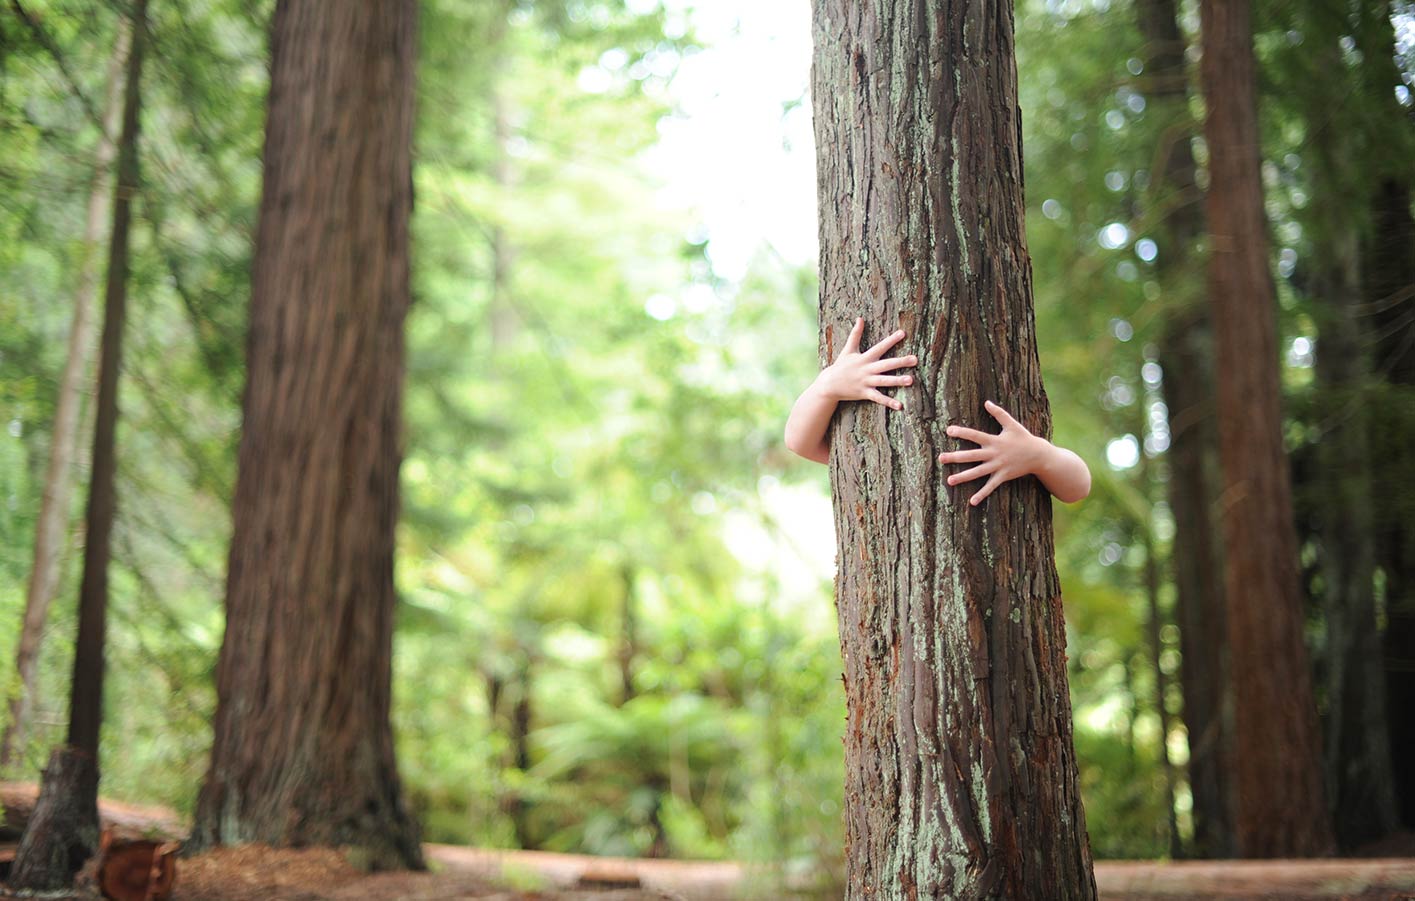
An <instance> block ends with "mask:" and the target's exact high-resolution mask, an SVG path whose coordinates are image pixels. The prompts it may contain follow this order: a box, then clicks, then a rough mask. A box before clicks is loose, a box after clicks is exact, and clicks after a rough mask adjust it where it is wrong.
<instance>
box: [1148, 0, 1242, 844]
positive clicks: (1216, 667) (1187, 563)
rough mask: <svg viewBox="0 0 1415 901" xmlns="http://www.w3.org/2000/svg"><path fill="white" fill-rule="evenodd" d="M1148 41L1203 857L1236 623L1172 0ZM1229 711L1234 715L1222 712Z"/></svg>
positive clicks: (1157, 13)
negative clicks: (1229, 602)
mask: <svg viewBox="0 0 1415 901" xmlns="http://www.w3.org/2000/svg"><path fill="white" fill-rule="evenodd" d="M1136 11H1137V13H1138V16H1139V22H1140V32H1141V34H1142V35H1143V37H1144V39H1145V51H1144V56H1143V59H1144V72H1145V75H1146V81H1145V89H1144V90H1145V95H1146V96H1147V97H1148V98H1149V110H1150V111H1151V114H1152V115H1153V116H1154V118H1155V119H1156V121H1157V122H1158V123H1159V124H1158V126H1157V129H1158V132H1159V134H1160V136H1161V137H1160V145H1159V146H1157V147H1156V148H1155V158H1156V160H1157V161H1159V165H1157V166H1156V167H1155V170H1156V171H1155V173H1154V178H1153V180H1152V185H1153V188H1152V189H1151V191H1150V192H1149V193H1148V195H1147V197H1146V203H1148V204H1150V205H1152V206H1156V207H1161V208H1164V209H1165V210H1167V213H1166V215H1165V216H1164V217H1163V219H1162V220H1161V221H1162V223H1163V224H1162V226H1161V227H1160V234H1159V246H1160V253H1159V258H1158V260H1157V263H1156V266H1157V269H1158V275H1159V281H1160V285H1161V288H1162V290H1163V291H1164V292H1165V295H1166V304H1167V307H1166V314H1165V324H1164V328H1163V332H1162V337H1161V340H1160V348H1159V363H1160V366H1161V368H1162V370H1163V372H1164V378H1163V381H1162V384H1161V389H1162V391H1163V392H1164V399H1165V407H1166V409H1167V410H1168V411H1169V438H1170V444H1169V450H1168V451H1167V453H1166V455H1165V458H1166V462H1167V463H1168V469H1169V473H1168V475H1169V478H1168V483H1167V484H1168V489H1169V490H1168V495H1169V507H1170V511H1171V514H1172V515H1173V516H1174V541H1173V544H1172V549H1171V552H1170V553H1171V566H1172V570H1173V579H1174V586H1175V593H1176V598H1175V610H1176V619H1177V620H1178V625H1179V647H1180V654H1181V664H1180V685H1181V687H1182V689H1183V693H1184V728H1185V731H1186V733H1187V735H1188V741H1189V765H1188V768H1189V791H1190V795H1191V797H1192V809H1193V819H1194V839H1193V847H1192V850H1191V853H1192V854H1193V855H1195V856H1198V857H1227V856H1230V855H1231V854H1232V853H1233V845H1232V828H1233V825H1232V824H1233V817H1232V813H1231V809H1230V803H1229V800H1230V795H1229V787H1228V772H1229V769H1230V763H1229V760H1230V748H1231V744H1232V734H1233V733H1232V720H1231V713H1232V711H1231V705H1229V704H1227V703H1226V699H1227V697H1228V684H1229V683H1228V679H1227V671H1228V653H1227V650H1228V629H1227V622H1226V614H1225V611H1224V599H1223V565H1222V555H1221V548H1220V547H1219V544H1218V541H1217V532H1218V529H1217V527H1216V526H1217V523H1216V521H1215V517H1214V501H1215V499H1216V498H1217V495H1218V492H1217V491H1216V490H1215V486H1216V485H1217V484H1218V478H1217V476H1216V474H1217V471H1218V432H1217V430H1216V423H1215V418H1214V415H1215V412H1214V390H1215V389H1214V378H1213V344H1212V330H1211V328H1210V326H1209V316H1208V311H1207V309H1206V302H1207V301H1206V298H1205V297H1204V296H1203V294H1202V287H1203V286H1202V283H1201V282H1200V281H1198V280H1196V279H1195V278H1194V272H1195V269H1196V268H1197V267H1196V265H1195V263H1196V255H1195V253H1194V248H1195V243H1196V242H1197V241H1198V239H1199V238H1200V237H1201V236H1202V235H1203V233H1204V219H1203V204H1202V201H1203V195H1202V194H1201V192H1200V191H1199V188H1198V184H1197V180H1196V178H1195V165H1194V155H1193V153H1192V152H1191V151H1190V142H1191V140H1192V138H1193V137H1194V131H1195V130H1194V127H1193V125H1192V124H1191V121H1192V120H1191V118H1190V113H1189V90H1188V83H1189V82H1188V74H1187V73H1186V71H1185V67H1184V51H1185V47H1186V42H1185V39H1184V35H1183V32H1181V31H1180V29H1179V20H1178V13H1177V11H1176V8H1175V3H1174V0H1141V2H1139V3H1138V4H1137V6H1136ZM1226 710H1227V711H1228V715H1227V717H1226V716H1225V711H1226Z"/></svg>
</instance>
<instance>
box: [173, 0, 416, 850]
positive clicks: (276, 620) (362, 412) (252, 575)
mask: <svg viewBox="0 0 1415 901" xmlns="http://www.w3.org/2000/svg"><path fill="white" fill-rule="evenodd" d="M416 12H417V7H416V3H415V2H414V0H385V2H379V3H351V2H314V0H281V2H279V3H278V4H277V6H276V9H275V16H274V21H273V25H272V40H271V58H272V63H271V88H270V102H269V112H268V118H267V123H266V139H265V165H264V189H263V194H262V199H261V209H260V219H259V224H258V228H257V238H256V249H255V259H254V269H253V274H252V295H251V324H250V334H249V337H248V341H247V360H248V363H247V381H246V387H245V395H244V401H243V409H244V427H243V431H242V436H241V446H240V453H239V460H238V463H239V466H238V477H237V483H236V494H235V500H234V503H233V506H232V509H233V515H234V523H233V532H232V539H231V555H230V568H229V572H228V577H227V587H226V636H225V640H224V641H223V643H222V647H221V657H220V661H219V663H218V666H217V672H216V685H217V692H218V702H217V711H216V719H215V724H214V725H215V736H214V741H213V745H212V753H211V764H210V768H209V769H208V771H207V775H206V780H205V783H204V784H203V786H202V789H201V793H200V795H199V797H198V800H197V810H196V818H195V827H194V830H193V836H192V841H191V842H190V843H189V845H188V847H189V848H190V849H199V848H203V847H207V846H210V845H213V844H219V843H235V842H247V841H263V842H268V843H270V844H273V845H278V846H285V845H305V844H316V845H339V844H349V845H355V846H360V847H362V848H363V849H364V850H365V852H366V853H367V859H368V861H369V863H370V865H371V866H373V867H374V868H392V867H399V866H409V867H416V868H421V867H422V866H423V858H422V849H421V845H420V842H419V836H418V832H419V830H418V825H417V823H416V821H415V820H414V819H413V817H412V816H411V814H410V813H409V811H408V810H407V808H406V806H405V803H404V798H403V792H402V788H401V785H400V780H399V776H398V770H397V766H396V761H395V755H394V748H393V733H392V729H391V725H390V722H389V712H390V705H391V698H390V694H391V675H392V674H391V655H392V643H393V611H394V604H395V602H396V597H395V594H394V583H393V552H394V527H395V524H396V521H397V516H398V469H399V466H400V463H401V458H402V438H401V431H402V427H403V422H402V384H403V371H404V334H403V324H404V318H405V315H406V312H407V309H408V304H409V283H408V218H409V214H410V211H411V208H412V179H411V146H410V145H411V137H412V118H413V112H412V111H413V65H414V51H415V48H416V39H415V18H416Z"/></svg>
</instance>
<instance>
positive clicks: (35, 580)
mask: <svg viewBox="0 0 1415 901" xmlns="http://www.w3.org/2000/svg"><path fill="white" fill-rule="evenodd" d="M127 58H128V30H127V25H126V23H125V22H124V23H120V24H119V25H118V36H117V38H116V40H115V41H114V44H113V56H112V58H111V59H110V61H109V64H108V88H107V96H106V97H105V99H104V104H103V122H102V127H101V129H100V131H99V135H98V148H97V150H96V151H95V153H94V161H93V178H92V179H91V181H90V183H89V184H90V187H89V196H88V211H87V215H86V216H85V219H84V235H83V241H82V243H81V244H80V245H79V262H78V281H77V284H76V285H75V287H74V318H73V320H72V321H71V323H70V325H69V346H68V352H67V354H66V356H65V357H64V371H63V374H62V375H60V377H59V394H58V400H57V401H56V403H55V406H54V425H53V428H52V429H51V430H50V433H49V464H48V469H47V470H46V472H45V474H44V497H43V498H42V499H41V501H40V505H39V519H38V521H37V522H36V523H35V529H34V565H33V566H32V567H31V569H30V576H29V587H28V589H27V590H26V592H25V612H24V620H23V623H22V625H21V627H20V642H19V647H18V649H17V650H16V652H15V670H16V673H17V675H18V676H19V686H18V688H17V691H16V693H15V694H14V695H12V696H11V698H10V700H9V705H10V716H9V719H8V721H7V722H6V723H5V729H4V733H3V735H0V769H4V768H5V767H7V766H9V764H10V762H11V761H12V760H14V758H15V754H16V751H17V746H19V745H20V744H21V743H22V742H23V741H24V738H25V735H26V733H27V732H28V729H29V717H30V709H31V707H32V706H33V704H34V682H35V664H36V663H37V662H38V661H39V648H40V643H41V642H42V641H43V639H44V625H45V623H46V622H48V620H49V607H50V604H51V603H52V602H53V600H54V592H55V590H56V589H57V587H58V584H59V564H60V561H62V560H63V557H64V550H65V546H66V545H67V543H68V527H69V498H70V496H71V495H72V494H73V487H74V482H75V478H74V475H75V473H74V457H75V447H76V445H77V444H78V434H79V407H80V405H81V403H80V402H81V401H82V399H83V393H84V391H83V388H84V387H85V385H86V383H87V382H88V379H89V378H90V376H89V371H90V370H89V360H90V358H91V356H92V348H91V345H92V344H93V331H94V319H93V306H94V295H95V294H96V293H97V292H98V258H99V251H100V249H101V246H102V244H101V242H102V239H103V224H104V221H105V220H106V219H107V218H108V208H109V201H110V200H111V193H110V192H111V190H112V189H111V188H110V187H109V186H108V174H109V170H110V168H111V167H112V166H113V158H114V156H116V154H117V147H116V145H115V144H114V141H113V134H114V132H115V131H117V128H118V122H117V119H118V116H119V114H120V113H121V112H122V109H123V67H124V63H125V61H126V60H127Z"/></svg>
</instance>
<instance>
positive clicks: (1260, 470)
mask: <svg viewBox="0 0 1415 901" xmlns="http://www.w3.org/2000/svg"><path fill="white" fill-rule="evenodd" d="M1200 16H1201V24H1202V31H1203V61H1202V65H1201V75H1202V79H1203V85H1204V97H1205V101H1206V104H1207V106H1208V118H1207V120H1206V122H1205V127H1204V130H1205V135H1206V138H1207V143H1208V150H1209V189H1208V192H1207V194H1206V201H1207V208H1208V218H1209V231H1210V240H1211V242H1212V244H1211V248H1210V252H1211V255H1210V261H1209V298H1210V303H1211V308H1212V312H1213V319H1214V332H1215V338H1216V344H1217V366H1218V370H1217V375H1218V414H1219V417H1218V427H1219V444H1220V453H1221V456H1222V459H1223V468H1224V494H1223V498H1222V502H1221V507H1222V518H1223V528H1224V538H1225V545H1226V548H1227V565H1226V578H1227V582H1226V596H1227V603H1228V627H1229V649H1230V654H1231V658H1230V664H1231V668H1232V679H1233V695H1234V722H1235V735H1234V758H1235V759H1234V793H1235V799H1234V800H1235V805H1234V833H1235V838H1236V844H1237V850H1238V853H1239V854H1240V855H1241V856H1244V857H1310V856H1317V855H1323V854H1327V853H1330V851H1331V850H1332V844H1333V843H1332V835H1331V826H1330V823H1329V821H1328V818H1327V808H1326V803H1325V801H1324V793H1323V791H1322V779H1321V773H1322V770H1321V746H1320V737H1319V734H1318V731H1317V714H1316V707H1315V704H1314V702H1313V696H1312V687H1311V686H1312V676H1311V671H1310V669H1309V668H1308V662H1307V649H1306V647H1305V645H1304V644H1303V638H1302V616H1303V604H1302V595H1301V584H1300V581H1299V578H1298V570H1297V537H1296V532H1295V529H1294V525H1293V513H1292V495H1291V485H1290V481H1289V476H1288V462H1287V455H1286V453H1285V452H1284V450H1283V445H1282V416H1281V411H1280V401H1281V395H1280V392H1279V384H1278V348H1277V313H1276V294H1275V292H1274V288H1273V282H1272V273H1271V272H1270V271H1269V269H1268V236H1267V222H1266V219H1265V217H1264V211H1263V191H1262V182H1261V180H1260V178H1259V168H1258V159H1259V147H1258V120H1257V92H1256V88H1255V83H1254V73H1253V69H1254V65H1253V45H1252V28H1251V24H1250V21H1249V9H1248V3H1247V2H1246V0H1233V2H1218V0H1202V2H1201V4H1200Z"/></svg>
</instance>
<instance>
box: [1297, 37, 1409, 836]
mask: <svg viewBox="0 0 1415 901" xmlns="http://www.w3.org/2000/svg"><path fill="white" fill-rule="evenodd" d="M1310 15H1311V16H1312V17H1313V18H1312V19H1311V20H1310V21H1312V22H1313V23H1314V24H1315V25H1316V26H1317V27H1316V28H1314V29H1313V30H1314V31H1315V33H1317V34H1320V35H1323V38H1322V39H1321V41H1320V43H1319V44H1318V45H1317V47H1315V48H1313V49H1312V50H1310V51H1308V52H1307V53H1306V54H1305V55H1306V56H1307V57H1309V58H1311V59H1312V60H1313V62H1314V63H1315V66H1314V74H1315V73H1316V72H1324V73H1327V77H1326V78H1325V79H1320V80H1316V83H1315V84H1313V85H1312V86H1311V87H1310V88H1309V90H1308V92H1307V97H1308V100H1309V102H1310V106H1309V108H1308V110H1307V120H1308V124H1309V132H1310V136H1309V138H1308V140H1307V150H1306V153H1305V156H1306V158H1307V164H1308V169H1309V171H1310V172H1311V175H1310V183H1311V192H1312V202H1311V204H1310V205H1309V207H1308V209H1309V210H1310V211H1311V212H1312V219H1313V220H1314V221H1310V222H1308V223H1307V228H1306V232H1307V234H1308V235H1309V236H1310V240H1311V242H1312V258H1313V260H1314V263H1313V271H1312V273H1311V279H1310V282H1311V295H1312V299H1313V300H1314V301H1316V312H1317V314H1318V318H1319V321H1318V326H1317V354H1316V384H1317V387H1318V389H1319V397H1320V400H1321V403H1319V405H1318V407H1317V409H1318V415H1319V421H1320V429H1321V433H1320V435H1319V437H1318V439H1317V441H1316V454H1317V473H1318V475H1317V476H1316V479H1315V481H1316V482H1317V486H1318V488H1319V492H1320V493H1319V498H1320V500H1319V502H1318V503H1317V504H1316V509H1315V518H1316V520H1317V523H1318V533H1319V539H1318V542H1317V543H1318V547H1319V555H1318V565H1319V567H1320V572H1321V575H1322V592H1321V599H1322V610H1323V615H1324V618H1325V620H1326V649H1325V658H1324V662H1325V667H1324V675H1325V681H1326V712H1325V713H1326V715H1325V718H1324V722H1323V727H1324V735H1325V742H1326V755H1325V763H1326V787H1327V798H1328V800H1329V801H1330V803H1331V805H1332V826H1333V828H1334V829H1335V831H1336V838H1337V842H1338V844H1339V845H1340V846H1341V847H1342V848H1343V849H1346V850H1353V849H1355V848H1358V847H1360V846H1361V845H1363V844H1365V843H1367V842H1371V841H1375V840H1377V839H1380V838H1383V837H1385V836H1386V835H1388V834H1390V833H1392V832H1394V831H1395V830H1396V828H1397V825H1398V824H1397V818H1396V812H1395V783H1394V777H1393V775H1392V768H1391V759H1390V736H1389V733H1388V731H1387V729H1386V693H1385V685H1384V681H1385V667H1384V665H1383V662H1382V657H1381V636H1380V631H1379V629H1378V628H1377V625H1376V595H1375V591H1376V585H1375V570H1376V567H1375V552H1374V545H1375V526H1374V499H1373V497H1372V492H1371V476H1372V468H1371V464H1372V458H1371V452H1370V438H1371V436H1370V432H1369V426H1368V422H1367V416H1366V409H1367V405H1368V403H1369V395H1368V394H1367V385H1368V382H1369V378H1370V364H1369V353H1368V346H1369V343H1370V338H1369V336H1368V335H1367V334H1366V333H1365V330H1364V329H1363V327H1362V326H1363V324H1364V322H1365V320H1364V319H1362V318H1359V312H1360V308H1361V303H1362V300H1363V297H1362V285H1361V260H1360V248H1359V240H1358V239H1359V234H1360V231H1361V229H1362V227H1363V225H1364V221H1363V220H1364V219H1365V218H1366V217H1367V216H1369V214H1370V210H1369V207H1368V205H1367V204H1366V203H1364V202H1363V198H1364V195H1365V193H1366V191H1367V186H1368V184H1369V181H1370V179H1369V175H1368V172H1369V170H1368V168H1367V167H1365V166H1358V165H1353V163H1352V160H1353V159H1355V158H1359V157H1357V154H1358V153H1360V151H1361V150H1363V149H1365V148H1363V146H1362V144H1363V142H1362V138H1363V135H1362V134H1361V130H1360V128H1359V124H1358V123H1356V122H1352V121H1351V120H1350V119H1346V120H1341V119H1338V118H1334V117H1335V116H1339V115H1340V113H1334V112H1333V110H1341V109H1342V100H1343V99H1344V98H1346V97H1347V96H1348V87H1349V82H1348V80H1347V77H1349V76H1347V77H1343V76H1344V75H1345V74H1346V67H1345V64H1344V63H1343V62H1342V59H1341V51H1340V48H1339V47H1338V44H1337V35H1338V34H1340V33H1341V31H1342V30H1343V26H1344V25H1345V24H1346V22H1347V15H1346V13H1344V12H1340V11H1336V10H1319V9H1314V10H1313V11H1312V12H1311V13H1310ZM1318 17H1321V18H1318ZM1372 149H1374V148H1372Z"/></svg>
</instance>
